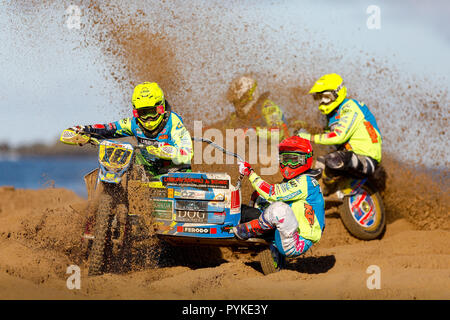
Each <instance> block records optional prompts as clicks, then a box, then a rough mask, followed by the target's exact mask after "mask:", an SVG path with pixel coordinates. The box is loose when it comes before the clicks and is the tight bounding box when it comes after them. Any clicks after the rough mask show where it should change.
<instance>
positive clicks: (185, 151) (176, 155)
mask: <svg viewBox="0 0 450 320" xmlns="http://www.w3.org/2000/svg"><path fill="white" fill-rule="evenodd" d="M172 116H173V119H172V121H173V122H172V129H171V141H170V142H169V143H168V145H170V146H171V147H172V148H171V149H172V150H171V151H170V152H168V153H161V155H160V157H161V158H162V159H165V160H172V162H174V163H176V164H189V163H190V162H191V159H192V157H193V152H192V140H191V135H190V133H189V131H188V130H187V129H186V127H185V126H184V124H183V122H182V120H181V119H180V118H179V117H178V116H177V115H176V114H174V113H172ZM162 148H164V146H163V147H162Z"/></svg>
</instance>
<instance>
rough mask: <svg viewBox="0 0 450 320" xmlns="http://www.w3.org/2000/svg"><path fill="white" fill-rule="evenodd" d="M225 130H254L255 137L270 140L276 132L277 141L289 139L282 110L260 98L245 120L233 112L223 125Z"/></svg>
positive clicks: (273, 103)
mask: <svg viewBox="0 0 450 320" xmlns="http://www.w3.org/2000/svg"><path fill="white" fill-rule="evenodd" d="M225 127H226V128H230V129H231V128H254V129H255V131H256V135H257V136H259V137H261V138H265V139H268V140H269V139H271V136H272V135H273V134H274V133H275V132H276V134H278V135H279V140H280V141H281V140H282V139H284V138H287V137H289V131H288V126H287V122H286V118H285V116H284V114H283V110H282V109H281V108H280V107H279V106H278V105H277V104H276V103H275V102H273V101H272V100H270V99H267V98H264V97H261V98H260V99H258V101H257V102H256V104H255V107H253V108H252V109H251V110H250V112H249V114H248V116H247V117H246V119H242V118H239V117H238V115H237V113H236V112H233V113H232V114H231V115H230V117H229V120H228V121H227V122H226V123H225Z"/></svg>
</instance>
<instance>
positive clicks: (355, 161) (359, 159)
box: [347, 152, 378, 176]
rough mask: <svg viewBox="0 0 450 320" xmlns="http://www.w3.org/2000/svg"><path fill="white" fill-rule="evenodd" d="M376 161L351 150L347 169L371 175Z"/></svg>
mask: <svg viewBox="0 0 450 320" xmlns="http://www.w3.org/2000/svg"><path fill="white" fill-rule="evenodd" d="M377 165H378V162H377V161H376V160H374V159H372V158H371V157H366V156H362V155H359V154H356V153H353V152H352V156H351V158H350V161H349V163H348V165H347V167H348V169H349V171H351V172H353V173H355V174H360V175H364V176H371V175H372V174H373V173H374V172H375V169H376V168H377Z"/></svg>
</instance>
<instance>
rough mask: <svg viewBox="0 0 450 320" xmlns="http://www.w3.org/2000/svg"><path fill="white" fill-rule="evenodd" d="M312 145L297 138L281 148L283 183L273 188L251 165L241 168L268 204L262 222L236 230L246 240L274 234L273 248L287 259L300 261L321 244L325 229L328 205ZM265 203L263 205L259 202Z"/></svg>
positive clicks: (242, 226) (254, 221)
mask: <svg viewBox="0 0 450 320" xmlns="http://www.w3.org/2000/svg"><path fill="white" fill-rule="evenodd" d="M312 156H313V150H312V147H311V143H310V142H309V141H308V140H306V139H303V138H300V137H297V136H293V137H290V138H287V139H285V140H283V141H282V142H281V143H280V144H279V161H280V171H281V174H282V175H283V177H284V180H283V182H282V183H279V184H269V183H267V182H266V181H264V180H263V179H261V178H260V177H259V176H258V175H257V174H256V173H255V172H254V171H253V169H252V168H251V167H250V165H249V164H248V163H247V162H241V163H240V164H239V171H240V173H241V174H243V175H245V176H248V178H249V180H250V182H251V184H252V186H253V188H254V189H255V190H256V191H257V192H258V193H259V195H260V197H261V198H263V199H264V200H265V205H263V206H262V208H261V209H262V210H263V212H262V214H261V215H260V217H259V218H258V219H254V220H251V221H249V222H245V223H241V224H239V225H237V226H236V227H235V228H233V232H234V233H235V235H236V237H238V238H239V239H242V240H245V239H248V238H254V237H258V236H263V235H264V234H265V233H267V232H269V231H271V230H272V231H275V232H274V240H273V244H272V247H275V248H276V249H277V250H278V252H280V253H281V254H282V255H283V256H286V257H297V256H299V255H301V254H303V253H305V252H306V251H307V250H308V249H309V248H310V247H311V246H312V245H313V244H314V243H317V242H318V241H319V240H320V238H321V236H322V232H323V230H324V228H325V203H324V199H323V196H322V192H321V189H320V186H319V183H318V182H317V180H316V179H315V176H317V175H318V174H320V171H317V170H312V169H311V165H312V162H313V158H312ZM259 202H260V203H261V201H259Z"/></svg>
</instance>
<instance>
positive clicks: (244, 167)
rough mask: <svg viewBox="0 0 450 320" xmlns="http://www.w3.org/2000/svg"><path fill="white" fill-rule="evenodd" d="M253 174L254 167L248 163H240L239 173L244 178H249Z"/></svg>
mask: <svg viewBox="0 0 450 320" xmlns="http://www.w3.org/2000/svg"><path fill="white" fill-rule="evenodd" d="M252 172H253V169H252V167H251V166H250V164H249V163H248V162H239V173H240V174H243V175H244V176H247V177H248V176H249V175H250V174H251V173H252Z"/></svg>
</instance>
